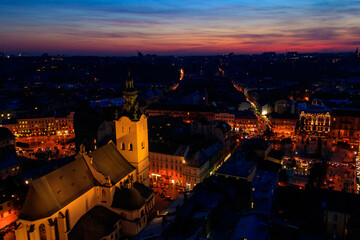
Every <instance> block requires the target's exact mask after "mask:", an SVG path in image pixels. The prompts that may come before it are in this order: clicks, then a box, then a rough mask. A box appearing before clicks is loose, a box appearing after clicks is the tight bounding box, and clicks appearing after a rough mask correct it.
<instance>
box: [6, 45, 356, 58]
mask: <svg viewBox="0 0 360 240" xmlns="http://www.w3.org/2000/svg"><path fill="white" fill-rule="evenodd" d="M356 50H358V47H356V48H355V49H354V50H353V51H350V50H347V51H346V50H343V51H318V52H301V51H285V52H276V51H266V52H261V53H255V52H254V53H235V52H227V53H203V54H199V53H194V54H164V53H143V52H141V51H138V52H137V53H136V54H133V55H130V54H124V55H121V54H119V55H109V54H98V55H96V54H59V53H57V54H49V53H47V52H43V53H41V54H27V53H22V52H18V53H6V52H5V51H4V52H3V51H0V53H3V54H4V55H3V56H4V58H6V57H44V55H45V54H46V55H47V56H48V57H139V55H138V54H139V53H141V54H142V56H143V57H145V56H149V55H150V56H151V55H156V56H160V57H171V56H179V57H191V56H193V57H195V56H222V55H229V54H233V55H262V54H265V53H274V54H278V55H282V54H287V53H297V54H339V53H353V52H355V51H356Z"/></svg>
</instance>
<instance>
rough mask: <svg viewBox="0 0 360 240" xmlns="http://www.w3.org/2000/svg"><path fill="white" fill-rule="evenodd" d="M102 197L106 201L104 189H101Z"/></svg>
mask: <svg viewBox="0 0 360 240" xmlns="http://www.w3.org/2000/svg"><path fill="white" fill-rule="evenodd" d="M101 197H102V200H103V201H106V192H105V190H104V189H103V190H102V191H101Z"/></svg>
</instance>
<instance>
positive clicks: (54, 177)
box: [19, 156, 96, 221]
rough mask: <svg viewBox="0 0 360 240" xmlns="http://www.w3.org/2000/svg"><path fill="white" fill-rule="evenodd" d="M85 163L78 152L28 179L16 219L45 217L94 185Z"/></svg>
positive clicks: (31, 219)
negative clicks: (74, 157) (63, 161)
mask: <svg viewBox="0 0 360 240" xmlns="http://www.w3.org/2000/svg"><path fill="white" fill-rule="evenodd" d="M95 183H96V182H95V179H94V178H93V176H92V174H91V172H90V170H89V168H88V166H87V165H86V163H85V161H84V159H83V158H82V157H81V156H77V157H76V159H75V160H74V161H73V162H71V163H69V164H67V165H65V166H63V167H61V168H59V169H57V170H55V171H53V172H51V173H49V174H47V175H45V176H43V177H40V178H38V179H36V180H34V181H33V182H31V183H30V188H29V191H28V193H27V195H26V199H25V202H24V207H23V209H22V210H21V212H20V216H19V218H20V219H24V220H30V221H33V220H37V219H41V218H45V217H49V216H51V215H52V214H54V213H56V212H57V211H59V210H60V209H61V208H63V207H65V206H66V205H67V204H69V203H70V202H71V201H73V200H74V199H76V198H78V197H79V196H81V195H82V194H83V193H85V192H87V191H88V190H89V189H91V188H92V187H94V186H95Z"/></svg>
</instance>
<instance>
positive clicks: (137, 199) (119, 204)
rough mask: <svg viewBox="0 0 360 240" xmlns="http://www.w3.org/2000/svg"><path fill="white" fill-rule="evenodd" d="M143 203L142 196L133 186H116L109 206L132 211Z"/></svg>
mask: <svg viewBox="0 0 360 240" xmlns="http://www.w3.org/2000/svg"><path fill="white" fill-rule="evenodd" d="M144 204H145V200H144V198H143V196H141V194H140V192H139V191H138V190H137V189H136V188H135V187H132V188H130V189H127V188H122V189H119V188H116V190H115V194H114V198H113V202H112V205H111V207H114V208H119V209H124V210H130V211H132V210H137V209H140V208H141V207H142V206H143V205H144Z"/></svg>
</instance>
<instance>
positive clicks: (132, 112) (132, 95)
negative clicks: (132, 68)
mask: <svg viewBox="0 0 360 240" xmlns="http://www.w3.org/2000/svg"><path fill="white" fill-rule="evenodd" d="M123 93H124V98H125V103H124V108H123V115H124V116H127V117H129V118H130V119H131V120H133V121H134V120H135V121H136V120H139V119H140V115H141V113H140V111H139V103H138V102H137V97H138V95H137V91H136V89H135V88H134V80H133V79H132V78H131V76H130V72H129V76H128V78H127V79H126V88H125V91H124V92H123Z"/></svg>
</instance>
